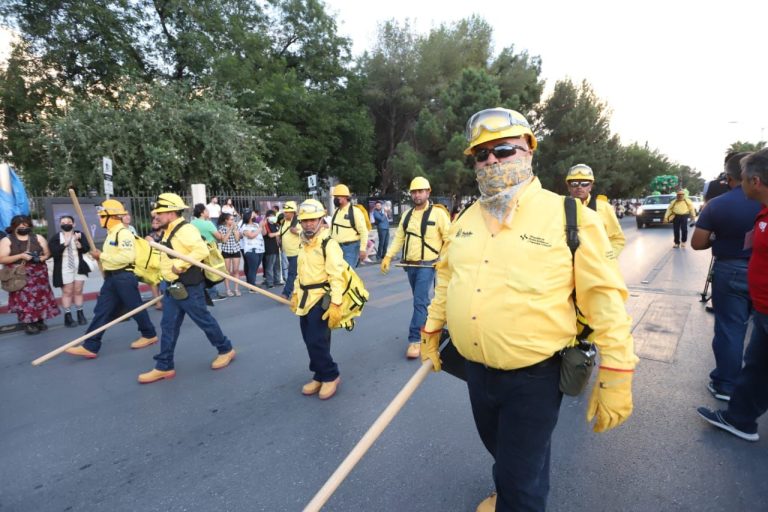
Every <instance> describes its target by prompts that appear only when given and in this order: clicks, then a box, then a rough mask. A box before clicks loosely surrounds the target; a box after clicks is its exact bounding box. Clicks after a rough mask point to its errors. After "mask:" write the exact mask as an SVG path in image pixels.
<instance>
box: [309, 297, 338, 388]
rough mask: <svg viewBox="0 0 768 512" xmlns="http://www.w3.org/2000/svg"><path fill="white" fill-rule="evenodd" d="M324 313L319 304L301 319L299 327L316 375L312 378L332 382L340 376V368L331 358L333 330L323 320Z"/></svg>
mask: <svg viewBox="0 0 768 512" xmlns="http://www.w3.org/2000/svg"><path fill="white" fill-rule="evenodd" d="M324 313H325V311H324V310H323V308H322V306H321V305H320V302H318V303H317V304H315V305H314V306H313V307H312V309H310V310H309V312H308V313H307V314H306V315H304V316H301V317H299V326H300V327H301V336H302V337H303V338H304V344H305V345H306V346H307V354H309V371H311V372H313V373H314V376H313V377H312V378H313V379H315V380H316V381H318V382H331V381H333V380H336V377H338V376H339V366H338V365H337V364H336V363H335V362H334V361H333V357H332V356H331V329H330V328H328V321H327V320H323V318H322V317H323V314H324Z"/></svg>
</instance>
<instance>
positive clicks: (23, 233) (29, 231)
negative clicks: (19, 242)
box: [16, 228, 32, 235]
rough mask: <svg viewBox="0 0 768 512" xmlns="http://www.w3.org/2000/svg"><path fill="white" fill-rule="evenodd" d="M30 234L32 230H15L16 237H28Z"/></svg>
mask: <svg viewBox="0 0 768 512" xmlns="http://www.w3.org/2000/svg"><path fill="white" fill-rule="evenodd" d="M31 232H32V228H19V229H17V230H16V234H18V235H28V234H30V233H31Z"/></svg>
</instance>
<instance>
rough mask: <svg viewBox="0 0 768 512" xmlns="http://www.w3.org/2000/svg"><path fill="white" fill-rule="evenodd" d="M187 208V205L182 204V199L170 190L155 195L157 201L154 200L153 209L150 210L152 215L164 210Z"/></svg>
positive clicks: (176, 210) (175, 210)
mask: <svg viewBox="0 0 768 512" xmlns="http://www.w3.org/2000/svg"><path fill="white" fill-rule="evenodd" d="M187 208H189V206H187V205H186V204H184V200H183V199H182V198H181V197H179V196H178V195H176V194H174V193H171V192H165V193H164V194H160V195H159V196H157V202H155V209H154V210H152V215H154V214H156V213H164V212H178V211H181V210H186V209H187Z"/></svg>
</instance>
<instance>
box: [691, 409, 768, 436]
mask: <svg viewBox="0 0 768 512" xmlns="http://www.w3.org/2000/svg"><path fill="white" fill-rule="evenodd" d="M696 412H698V413H699V416H701V417H702V418H704V419H705V420H706V421H707V423H709V424H710V425H714V426H716V427H717V428H721V429H723V430H725V431H726V432H729V433H731V434H733V435H735V436H736V437H739V438H741V439H743V440H745V441H753V442H754V441H759V440H760V435H759V434H758V433H757V432H744V431H742V430H739V429H737V428H736V427H734V426H733V425H731V424H730V423H728V422H727V421H725V418H723V412H722V411H710V410H709V409H707V408H706V407H699V408H698V409H696Z"/></svg>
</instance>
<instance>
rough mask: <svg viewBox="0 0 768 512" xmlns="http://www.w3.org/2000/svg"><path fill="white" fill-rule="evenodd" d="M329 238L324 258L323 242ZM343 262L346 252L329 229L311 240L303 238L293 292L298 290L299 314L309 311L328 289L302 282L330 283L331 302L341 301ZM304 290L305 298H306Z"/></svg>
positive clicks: (297, 311) (323, 230)
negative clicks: (331, 235)
mask: <svg viewBox="0 0 768 512" xmlns="http://www.w3.org/2000/svg"><path fill="white" fill-rule="evenodd" d="M326 238H329V240H328V242H327V243H326V246H325V258H323V247H322V243H323V240H324V239H326ZM344 265H345V262H344V253H342V252H341V247H340V246H339V244H338V242H336V241H335V240H333V239H332V238H330V233H329V232H328V230H327V229H322V230H321V231H320V232H319V233H318V234H317V235H315V236H314V238H312V240H310V241H309V242H302V244H301V247H299V258H298V260H297V275H296V281H295V283H294V286H293V289H294V293H298V296H299V302H298V305H299V307H298V309H296V314H297V315H299V316H304V315H306V314H307V313H308V312H309V310H310V309H312V307H313V306H314V305H315V304H317V302H318V301H319V300H320V299H321V298H322V297H323V295H325V292H326V290H325V289H323V288H312V289H309V290H302V289H301V285H302V284H303V285H305V286H306V285H314V284H318V283H328V285H329V286H330V290H331V302H333V303H334V304H341V297H342V295H343V294H344V286H345V283H344V279H343V277H342V275H341V274H342V272H343V271H344ZM305 293H306V299H304V298H303V295H304V294H305ZM302 301H303V302H304V303H303V304H302Z"/></svg>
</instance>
